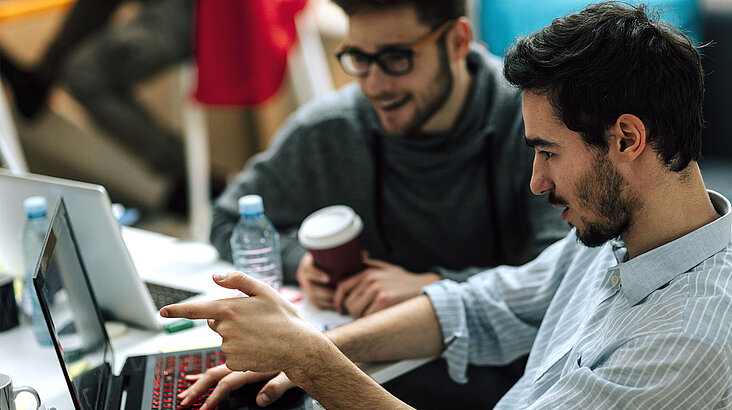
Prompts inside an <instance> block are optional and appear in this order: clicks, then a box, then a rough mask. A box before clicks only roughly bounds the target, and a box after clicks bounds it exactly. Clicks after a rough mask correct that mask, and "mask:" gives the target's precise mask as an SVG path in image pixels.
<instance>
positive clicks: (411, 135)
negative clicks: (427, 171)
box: [402, 46, 455, 139]
mask: <svg viewBox="0 0 732 410" xmlns="http://www.w3.org/2000/svg"><path fill="white" fill-rule="evenodd" d="M441 80H442V81H441ZM433 81H435V83H436V84H437V87H440V86H442V89H441V90H438V93H437V96H436V97H435V99H434V100H432V101H430V102H429V103H428V104H427V106H426V107H424V110H423V111H422V112H417V113H416V114H415V116H414V119H413V120H412V122H411V123H409V124H408V125H407V126H406V127H405V128H404V133H403V134H402V135H403V137H404V138H405V139H418V138H420V136H421V135H422V133H421V132H420V131H421V129H422V126H423V125H424V124H425V123H426V122H427V121H429V120H430V119H431V118H432V117H433V116H434V115H435V114H436V113H437V111H439V110H440V109H441V108H442V107H443V106H444V105H445V102H446V101H447V99H448V98H449V97H450V94H451V93H452V89H453V87H454V86H455V78H454V76H453V75H452V71H450V61H449V60H448V57H447V50H446V49H445V47H444V46H443V47H440V69H439V70H438V73H437V76H436V77H435V79H434V80H433Z"/></svg>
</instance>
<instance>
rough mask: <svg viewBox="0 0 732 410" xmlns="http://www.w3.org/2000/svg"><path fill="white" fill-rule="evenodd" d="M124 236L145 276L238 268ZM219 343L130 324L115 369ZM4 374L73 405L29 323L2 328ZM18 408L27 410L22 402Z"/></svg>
mask: <svg viewBox="0 0 732 410" xmlns="http://www.w3.org/2000/svg"><path fill="white" fill-rule="evenodd" d="M123 237H124V239H125V242H126V243H127V246H128V248H129V250H130V253H131V255H132V258H133V260H134V261H135V265H136V266H137V269H138V272H139V273H140V276H142V277H143V279H145V278H155V279H156V280H158V281H160V280H161V279H162V280H165V281H171V282H176V281H182V280H185V281H194V282H196V283H202V282H203V281H209V283H210V281H211V279H210V277H211V274H212V273H213V272H216V271H226V270H231V269H232V268H233V267H232V266H231V264H229V263H227V262H223V261H220V260H218V259H217V255H216V251H215V250H213V248H212V247H211V246H210V245H204V244H198V243H191V242H182V241H179V240H177V239H175V238H171V237H168V236H164V235H159V234H155V233H150V232H146V231H141V230H139V229H124V230H123ZM295 306H296V307H297V308H298V310H299V312H300V314H301V315H302V316H303V317H305V318H306V319H307V320H309V321H311V322H312V323H313V324H314V325H315V326H316V327H319V328H323V327H324V326H325V325H327V326H329V327H330V326H334V325H339V324H342V323H345V322H347V321H348V320H350V319H349V318H348V317H346V316H341V315H338V314H337V313H334V312H331V311H324V310H321V309H318V308H317V307H315V306H314V305H313V304H311V303H308V302H307V300H305V299H303V300H302V301H300V302H297V303H295ZM220 342H221V338H220V337H219V336H218V335H217V334H216V333H214V332H213V331H211V330H210V329H209V328H208V327H207V326H205V325H200V326H196V327H194V328H192V329H188V330H185V331H182V332H178V333H174V334H167V333H162V332H153V331H148V330H141V329H138V328H133V327H129V328H128V329H127V331H126V332H125V333H124V334H122V335H120V336H118V337H116V338H113V339H112V346H113V348H114V351H115V359H116V361H115V367H116V369H115V373H116V374H117V373H119V371H120V370H121V368H122V365H123V363H124V359H125V358H127V357H129V356H135V355H140V354H148V353H158V352H160V351H161V349H171V348H181V349H183V348H195V347H201V346H214V345H218V344H220ZM429 360H431V359H421V360H405V361H399V362H388V363H369V364H361V368H362V369H364V371H366V372H367V373H368V374H369V375H370V376H371V377H372V378H373V379H374V380H376V381H377V382H378V383H384V382H386V381H389V380H391V379H393V378H395V377H397V376H399V375H401V374H404V373H406V372H408V371H410V370H412V369H414V368H416V367H418V366H421V365H422V364H424V363H427V362H428V361H429ZM0 373H5V374H8V375H10V376H11V377H12V378H13V385H14V386H21V385H29V386H32V387H34V388H35V389H36V390H37V391H38V393H39V394H40V396H41V399H42V400H43V401H44V403H45V404H46V407H56V408H57V409H58V410H62V409H71V408H73V403H72V401H71V398H70V397H69V393H68V390H67V387H66V382H65V380H64V377H63V373H62V372H61V368H60V366H59V364H58V359H57V358H56V354H55V352H54V351H53V348H52V347H51V346H48V347H41V346H38V345H37V344H36V343H35V339H34V338H33V335H32V332H31V329H30V326H28V325H21V326H19V327H17V328H15V329H13V330H10V331H6V332H2V333H0ZM27 399H28V400H26V402H27V403H29V404H30V403H32V402H33V399H32V398H30V396H29V395H28V397H27ZM18 409H19V410H23V406H22V403H20V406H19V407H18Z"/></svg>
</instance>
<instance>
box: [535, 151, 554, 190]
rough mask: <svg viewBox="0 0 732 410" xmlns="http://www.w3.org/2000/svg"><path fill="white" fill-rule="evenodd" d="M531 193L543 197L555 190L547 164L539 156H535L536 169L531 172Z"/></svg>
mask: <svg viewBox="0 0 732 410" xmlns="http://www.w3.org/2000/svg"><path fill="white" fill-rule="evenodd" d="M530 187H531V192H533V193H534V195H541V194H544V193H546V192H549V191H551V190H552V189H554V183H553V182H552V179H551V177H550V176H549V170H548V167H547V165H546V162H544V160H543V159H542V158H540V156H539V155H538V154H536V153H535V154H534V169H533V171H532V172H531V184H530Z"/></svg>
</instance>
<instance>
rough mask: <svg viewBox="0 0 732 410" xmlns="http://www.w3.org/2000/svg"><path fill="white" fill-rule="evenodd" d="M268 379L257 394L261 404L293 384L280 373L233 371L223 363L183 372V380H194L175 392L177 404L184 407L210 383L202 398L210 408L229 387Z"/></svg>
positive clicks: (225, 393) (237, 386)
mask: <svg viewBox="0 0 732 410" xmlns="http://www.w3.org/2000/svg"><path fill="white" fill-rule="evenodd" d="M273 376H274V377H273ZM267 379H271V380H270V381H269V382H267V384H265V385H264V387H262V389H261V390H260V391H259V393H258V394H257V404H258V405H260V406H262V407H264V406H267V405H269V404H271V403H272V402H274V401H276V400H277V399H279V398H280V397H282V395H283V394H285V392H286V391H287V390H289V389H291V388H293V387H295V384H293V383H292V382H291V381H290V379H288V378H287V375H285V374H284V373H279V374H278V373H254V372H234V371H231V370H230V369H229V368H228V367H226V365H223V364H222V365H220V366H216V367H212V368H210V369H208V370H206V372H205V373H202V374H194V375H188V376H186V380H188V381H192V382H194V383H193V384H192V385H191V386H190V387H189V388H188V389H186V390H185V391H183V392H182V393H181V394H179V395H178V398H179V399H182V401H181V405H182V406H184V407H186V406H189V405H190V404H192V403H194V402H195V401H196V399H198V398H199V397H201V395H202V394H204V393H205V392H207V391H208V389H209V388H210V387H211V386H213V385H214V384H215V385H216V387H215V388H214V390H213V392H211V395H210V396H209V397H208V399H206V402H205V403H204V406H201V408H202V409H204V408H210V409H212V408H214V407H216V406H217V405H218V404H219V402H220V401H221V400H222V399H223V398H224V397H226V396H227V395H228V394H229V393H231V392H232V391H234V390H236V389H238V388H240V387H242V386H244V385H245V384H250V383H256V382H258V381H260V380H267Z"/></svg>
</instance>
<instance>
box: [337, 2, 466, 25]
mask: <svg viewBox="0 0 732 410" xmlns="http://www.w3.org/2000/svg"><path fill="white" fill-rule="evenodd" d="M333 3H335V4H336V5H338V6H339V7H340V8H341V9H343V11H344V12H345V13H346V15H348V16H353V15H354V14H356V13H358V12H361V11H372V10H385V9H386V10H388V9H393V8H397V7H404V6H411V7H414V9H415V10H416V11H417V17H418V18H419V21H420V22H422V23H424V24H426V25H428V26H430V27H437V26H438V25H440V24H442V23H443V22H445V21H447V20H450V19H455V18H458V17H462V16H465V14H466V11H465V10H466V6H465V0H333Z"/></svg>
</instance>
